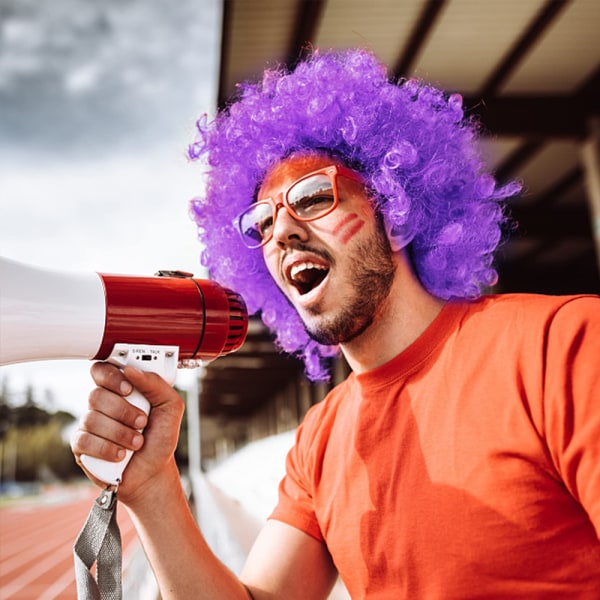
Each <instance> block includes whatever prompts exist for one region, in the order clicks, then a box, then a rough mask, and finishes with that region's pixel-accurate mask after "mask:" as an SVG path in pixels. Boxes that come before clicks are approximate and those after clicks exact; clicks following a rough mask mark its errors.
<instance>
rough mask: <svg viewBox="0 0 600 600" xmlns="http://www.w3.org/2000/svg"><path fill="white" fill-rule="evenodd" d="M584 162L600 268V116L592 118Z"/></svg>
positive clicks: (584, 151)
mask: <svg viewBox="0 0 600 600" xmlns="http://www.w3.org/2000/svg"><path fill="white" fill-rule="evenodd" d="M581 154H582V162H583V167H584V171H585V186H586V191H587V197H588V202H589V205H590V214H591V217H592V231H593V233H594V239H595V242H596V258H597V260H598V268H599V269H600V118H599V117H594V118H592V119H591V120H590V126H589V136H588V139H587V140H586V141H585V143H584V144H583V146H582V150H581Z"/></svg>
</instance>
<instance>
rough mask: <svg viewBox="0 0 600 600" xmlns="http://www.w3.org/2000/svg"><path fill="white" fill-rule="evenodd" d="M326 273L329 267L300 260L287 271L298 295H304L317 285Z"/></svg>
mask: <svg viewBox="0 0 600 600" xmlns="http://www.w3.org/2000/svg"><path fill="white" fill-rule="evenodd" d="M328 273H329V268H328V267H326V266H325V265H320V264H317V263H313V262H301V263H296V264H294V265H292V267H291V268H290V270H289V272H288V279H289V281H290V283H291V284H292V285H293V286H294V287H295V288H296V289H297V290H298V292H299V293H300V295H301V296H304V295H305V294H308V293H309V292H310V291H312V290H314V289H315V288H316V287H318V286H319V285H320V284H321V282H322V281H323V280H324V279H325V277H327V274H328Z"/></svg>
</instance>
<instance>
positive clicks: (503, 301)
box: [467, 294, 600, 326]
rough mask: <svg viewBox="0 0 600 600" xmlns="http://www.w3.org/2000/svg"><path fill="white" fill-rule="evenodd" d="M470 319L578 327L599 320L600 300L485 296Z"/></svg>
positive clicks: (473, 305) (474, 305) (590, 297)
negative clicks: (572, 325)
mask: <svg viewBox="0 0 600 600" xmlns="http://www.w3.org/2000/svg"><path fill="white" fill-rule="evenodd" d="M467 314H468V316H469V318H476V319H479V318H480V319H490V320H492V321H497V322H499V323H504V324H510V323H512V322H520V323H523V324H528V325H529V326H535V324H536V323H537V324H539V325H541V326H544V325H546V326H549V325H552V324H556V323H557V322H561V323H563V322H564V323H571V324H573V323H576V322H580V321H581V320H596V321H598V320H599V319H600V296H595V295H591V294H588V295H583V294H582V295H571V296H549V295H543V294H498V295H491V296H484V297H482V298H480V299H478V300H476V301H474V302H472V303H471V304H470V307H469V310H468V311H467Z"/></svg>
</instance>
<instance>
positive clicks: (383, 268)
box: [304, 228, 396, 346]
mask: <svg viewBox="0 0 600 600" xmlns="http://www.w3.org/2000/svg"><path fill="white" fill-rule="evenodd" d="M392 253H393V251H392V249H391V247H390V244H389V241H388V239H387V237H386V236H385V234H384V232H383V231H381V229H380V228H377V230H376V234H375V235H374V236H373V237H371V238H370V239H369V240H366V241H364V242H361V243H360V244H359V245H358V246H357V247H356V249H355V250H354V251H353V252H352V262H353V263H354V265H356V267H355V271H354V272H353V274H352V277H353V281H354V288H353V293H352V296H350V297H345V298H342V299H341V300H340V308H339V310H338V311H337V312H336V313H335V314H333V315H330V316H323V315H320V313H319V310H318V308H317V309H314V310H313V311H311V314H312V316H314V317H315V319H314V320H311V322H309V323H304V328H305V329H306V332H307V333H308V335H309V336H310V337H311V338H312V339H313V340H314V341H316V342H318V343H319V344H323V345H325V346H333V345H337V344H344V343H348V342H350V341H352V340H353V339H355V338H356V337H358V336H359V335H360V334H361V333H363V332H364V331H365V330H366V329H367V328H368V327H369V326H370V325H371V324H372V323H373V321H374V320H375V318H376V316H377V315H378V313H379V311H380V310H381V307H382V306H383V304H384V302H385V301H386V300H387V297H388V296H389V293H390V290H391V288H392V284H393V281H394V274H395V272H396V267H395V265H394V261H393V260H392Z"/></svg>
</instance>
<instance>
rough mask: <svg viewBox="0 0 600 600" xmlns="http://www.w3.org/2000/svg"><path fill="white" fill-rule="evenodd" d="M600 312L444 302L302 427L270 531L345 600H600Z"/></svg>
mask: <svg viewBox="0 0 600 600" xmlns="http://www.w3.org/2000/svg"><path fill="white" fill-rule="evenodd" d="M599 362H600V298H598V297H596V296H579V297H550V296H538V295H501V296H488V297H485V298H482V299H480V300H478V301H475V302H469V303H466V302H457V303H454V302H451V303H448V304H447V305H446V306H445V307H444V309H443V310H442V312H441V313H440V315H439V316H438V317H437V318H436V319H435V321H434V322H433V323H432V324H431V325H430V327H429V328H428V329H427V330H426V331H425V332H424V333H423V334H422V335H421V336H420V337H419V338H418V339H417V340H416V342H415V343H413V344H412V345H411V346H410V347H409V348H407V349H406V350H405V351H404V352H402V353H401V354H399V355H398V356H397V357H395V358H394V359H393V360H391V361H390V362H389V363H387V364H385V365H383V366H381V367H379V368H377V369H374V370H372V371H369V372H367V373H364V374H361V375H359V376H356V375H355V374H351V375H350V376H349V378H348V379H347V380H346V381H345V382H344V383H342V384H341V385H339V386H338V387H336V388H335V389H334V390H333V391H332V392H331V394H329V396H328V397H327V398H326V399H325V400H324V401H323V402H322V403H320V404H318V405H316V406H315V407H313V408H312V409H311V410H310V411H309V413H308V414H307V416H306V418H305V420H304V423H303V424H302V426H301V427H300V428H299V430H298V435H297V443H296V445H295V447H294V448H293V449H292V450H291V452H290V453H289V455H288V459H287V467H286V469H287V470H286V476H285V478H284V480H283V481H282V483H281V486H280V500H279V504H278V506H277V507H276V509H275V511H274V513H273V514H272V516H271V518H273V519H277V520H280V521H283V522H285V523H288V524H290V525H292V526H294V527H296V528H298V529H300V530H302V531H304V532H306V533H308V534H309V535H311V536H313V537H314V538H316V539H317V540H321V541H323V542H324V543H325V544H326V545H327V547H328V549H329V552H330V553H331V556H332V557H333V560H334V562H335V565H336V567H337V569H338V571H339V573H340V576H341V578H342V580H343V581H344V583H345V584H346V587H347V588H348V591H349V592H350V594H351V596H352V598H353V599H355V600H358V599H360V598H368V599H378V600H379V599H381V600H384V599H385V600H390V599H397V598H410V599H411V600H415V599H416V600H418V599H421V598H426V599H428V600H430V599H431V600H433V599H443V600H452V599H457V600H458V599H460V600H465V599H468V598H481V599H485V600H492V599H496V598H497V599H503V600H505V599H507V598H511V599H512V598H523V599H527V600H531V599H532V598H543V599H544V600H547V599H550V598H560V599H561V600H562V599H565V598H568V599H569V600H572V599H576V598H586V599H591V598H595V599H596V598H600V539H599V538H600V371H599V368H598V365H599Z"/></svg>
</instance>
